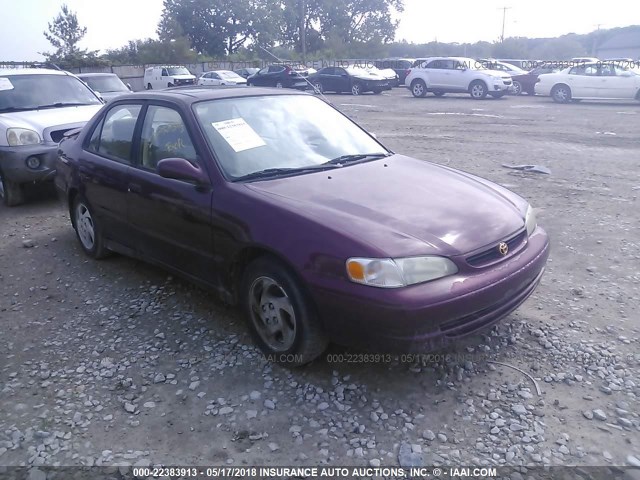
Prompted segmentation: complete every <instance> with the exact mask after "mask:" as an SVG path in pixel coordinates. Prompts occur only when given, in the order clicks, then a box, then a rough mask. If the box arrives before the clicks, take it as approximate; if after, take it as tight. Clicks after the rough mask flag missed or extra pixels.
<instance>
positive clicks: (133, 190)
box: [127, 183, 142, 193]
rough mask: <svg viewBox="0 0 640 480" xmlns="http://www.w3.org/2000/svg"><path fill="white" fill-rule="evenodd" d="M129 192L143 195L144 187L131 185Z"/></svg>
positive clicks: (135, 184)
mask: <svg viewBox="0 0 640 480" xmlns="http://www.w3.org/2000/svg"><path fill="white" fill-rule="evenodd" d="M127 190H128V191H129V192H130V193H142V187H141V186H140V185H139V184H137V183H130V184H129V188H128V189H127Z"/></svg>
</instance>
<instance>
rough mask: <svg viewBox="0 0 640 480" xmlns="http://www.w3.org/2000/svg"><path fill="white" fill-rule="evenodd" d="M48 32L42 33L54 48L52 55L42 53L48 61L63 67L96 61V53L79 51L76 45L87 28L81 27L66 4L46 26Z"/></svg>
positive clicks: (84, 50)
mask: <svg viewBox="0 0 640 480" xmlns="http://www.w3.org/2000/svg"><path fill="white" fill-rule="evenodd" d="M48 26H49V31H48V32H46V31H45V32H43V33H44V36H45V38H46V39H47V40H49V42H50V43H51V45H53V46H54V47H55V48H56V51H55V52H54V53H46V52H45V53H43V55H44V56H45V57H46V58H47V60H48V61H52V62H58V63H61V64H63V65H67V64H70V65H80V64H86V63H87V62H94V61H95V60H97V57H96V53H97V51H91V52H89V51H87V50H86V49H80V48H79V47H78V43H79V42H80V40H82V38H83V37H84V36H85V34H86V33H87V27H81V26H80V23H79V22H78V17H77V16H76V14H75V12H73V11H71V10H70V9H69V7H68V6H67V5H66V4H63V5H62V8H61V11H60V13H59V14H58V16H57V17H55V18H54V19H53V22H51V23H49V24H48Z"/></svg>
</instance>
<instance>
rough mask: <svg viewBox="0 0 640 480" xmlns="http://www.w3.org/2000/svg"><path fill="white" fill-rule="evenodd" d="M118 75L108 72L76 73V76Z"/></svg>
mask: <svg viewBox="0 0 640 480" xmlns="http://www.w3.org/2000/svg"><path fill="white" fill-rule="evenodd" d="M117 76H118V75H116V74H115V73H107V72H103V73H98V72H95V73H76V77H80V78H83V77H117Z"/></svg>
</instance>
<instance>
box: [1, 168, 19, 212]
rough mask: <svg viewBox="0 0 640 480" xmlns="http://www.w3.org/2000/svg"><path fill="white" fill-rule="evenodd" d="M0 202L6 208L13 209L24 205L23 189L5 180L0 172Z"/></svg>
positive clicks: (17, 184) (15, 183)
mask: <svg viewBox="0 0 640 480" xmlns="http://www.w3.org/2000/svg"><path fill="white" fill-rule="evenodd" d="M0 200H2V203H3V204H4V205H5V206H7V207H15V206H17V205H21V204H23V203H24V189H23V188H22V185H21V184H19V183H17V182H12V181H10V180H7V178H6V177H5V176H4V174H3V173H2V170H0Z"/></svg>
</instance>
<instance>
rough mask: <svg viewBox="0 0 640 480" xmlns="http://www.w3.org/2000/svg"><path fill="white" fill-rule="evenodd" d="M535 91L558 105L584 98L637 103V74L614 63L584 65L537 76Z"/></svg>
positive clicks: (639, 83) (639, 91) (639, 84)
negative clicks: (634, 101) (635, 101)
mask: <svg viewBox="0 0 640 480" xmlns="http://www.w3.org/2000/svg"><path fill="white" fill-rule="evenodd" d="M535 91H536V94H538V95H546V96H550V97H551V98H552V99H553V100H554V101H555V102H558V103H567V102H570V101H571V100H583V99H590V100H632V99H636V100H639V101H640V74H638V72H637V71H635V70H630V69H627V68H624V67H621V66H619V65H616V64H615V63H602V62H597V63H586V64H582V65H576V66H574V67H570V68H566V69H564V70H562V71H560V72H557V73H547V74H544V75H540V76H539V77H538V83H536V85H535Z"/></svg>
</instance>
